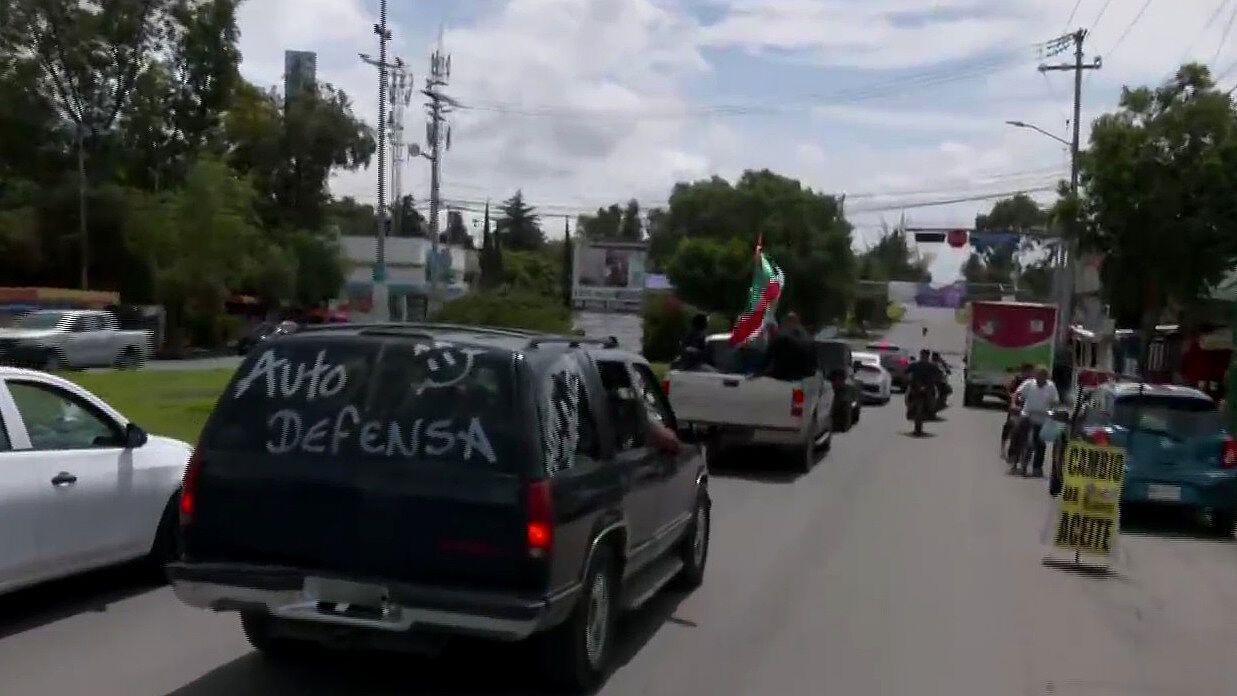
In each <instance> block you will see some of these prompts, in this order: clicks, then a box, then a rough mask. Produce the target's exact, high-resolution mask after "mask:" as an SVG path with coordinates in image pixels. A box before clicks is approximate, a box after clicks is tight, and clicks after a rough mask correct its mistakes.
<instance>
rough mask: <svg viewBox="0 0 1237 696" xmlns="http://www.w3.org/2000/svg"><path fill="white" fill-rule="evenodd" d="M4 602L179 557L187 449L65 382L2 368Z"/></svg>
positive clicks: (0, 586) (0, 581) (0, 550)
mask: <svg viewBox="0 0 1237 696" xmlns="http://www.w3.org/2000/svg"><path fill="white" fill-rule="evenodd" d="M0 420H2V424H0V529H3V534H0V592H7V591H10V590H15V589H17V588H20V587H25V586H27V585H32V584H35V583H39V582H43V581H45V580H51V579H54V578H58V577H63V576H66V575H71V574H73V573H77V572H80V571H84V570H88V569H91V568H96V567H100V566H104V565H110V564H113V563H120V562H123V561H129V560H132V559H137V558H141V557H143V556H145V557H148V558H150V559H151V560H152V562H153V563H152V565H156V564H162V563H163V562H164V561H167V560H169V559H170V558H171V556H172V554H173V550H174V548H175V531H176V504H175V501H176V496H177V491H178V490H179V488H180V481H181V477H182V475H183V474H184V469H185V465H186V463H187V462H188V460H189V446H188V445H187V444H185V443H183V442H179V441H176V440H171V439H168V438H163V437H158V436H153V435H151V436H148V435H147V434H146V433H145V432H144V431H143V430H142V429H141V428H140V427H138V426H137V425H136V424H134V423H132V422H130V421H129V420H128V419H126V418H125V417H124V416H122V415H121V414H120V413H118V412H117V411H116V410H115V409H113V408H112V407H111V406H108V405H107V404H106V403H104V402H103V401H102V400H100V399H99V398H98V397H96V396H95V395H94V394H91V393H90V392H88V391H86V390H85V389H82V388H81V387H79V386H77V385H76V384H73V383H72V382H69V381H67V380H64V379H60V378H59V377H55V376H53V375H49V374H45V373H42V372H35V371H32V370H23V369H18V368H9V367H5V368H0Z"/></svg>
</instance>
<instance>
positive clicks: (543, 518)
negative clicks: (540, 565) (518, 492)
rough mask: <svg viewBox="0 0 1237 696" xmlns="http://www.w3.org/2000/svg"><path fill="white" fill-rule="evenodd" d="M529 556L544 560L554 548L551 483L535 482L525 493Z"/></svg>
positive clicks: (530, 484) (529, 485)
mask: <svg viewBox="0 0 1237 696" xmlns="http://www.w3.org/2000/svg"><path fill="white" fill-rule="evenodd" d="M524 511H525V513H526V514H527V515H528V528H527V538H528V555H529V556H531V557H533V558H543V557H544V556H545V555H546V554H547V553H549V552H550V549H551V547H553V546H554V499H553V495H552V494H551V492H550V482H549V481H545V480H542V481H533V482H531V483H529V484H528V489H527V490H526V491H525V493H524Z"/></svg>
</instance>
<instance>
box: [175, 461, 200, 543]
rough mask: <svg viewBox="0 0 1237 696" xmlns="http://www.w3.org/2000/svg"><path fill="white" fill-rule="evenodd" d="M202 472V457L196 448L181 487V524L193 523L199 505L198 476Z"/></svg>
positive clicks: (186, 468) (186, 467)
mask: <svg viewBox="0 0 1237 696" xmlns="http://www.w3.org/2000/svg"><path fill="white" fill-rule="evenodd" d="M201 471H202V455H201V452H200V450H199V449H197V448H194V450H193V454H191V455H189V464H188V465H186V466H185V478H184V480H182V481H181V486H180V523H181V524H182V525H186V524H189V523H190V522H192V521H193V513H194V512H196V511H197V504H198V476H199V475H200V474H201Z"/></svg>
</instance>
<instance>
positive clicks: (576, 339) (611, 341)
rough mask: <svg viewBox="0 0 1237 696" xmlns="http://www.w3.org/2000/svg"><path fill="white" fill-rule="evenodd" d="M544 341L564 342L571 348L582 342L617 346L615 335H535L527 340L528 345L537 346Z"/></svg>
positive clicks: (612, 347) (605, 346)
mask: <svg viewBox="0 0 1237 696" xmlns="http://www.w3.org/2000/svg"><path fill="white" fill-rule="evenodd" d="M545 343H566V344H567V345H569V346H571V347H572V348H579V347H580V346H581V345H584V344H589V345H595V346H601V347H602V348H606V349H614V348H618V347H619V341H618V337H617V336H607V337H606V338H589V337H587V336H537V337H535V338H532V339H530V340H529V342H528V347H529V348H537V347H539V346H541V345H542V344H545Z"/></svg>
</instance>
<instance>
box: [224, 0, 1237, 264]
mask: <svg viewBox="0 0 1237 696" xmlns="http://www.w3.org/2000/svg"><path fill="white" fill-rule="evenodd" d="M457 3H458V5H459V7H461V8H463V7H466V6H467V7H472V8H473V9H475V8H476V7H481V6H482V5H481V4H478V0H450V1H449V2H448V0H441V1H440V2H438V3H436V4H435V3H430V4H429V9H426V5H425V4H418V5H417V8H418V12H420V13H421V14H420V15H418V16H419V17H420V19H419V20H417V23H414V22H412V21H409V19H408V17H409V16H410V15H409V13H410V12H412V10H409V9H408V7H406V6H404V5H403V4H402V3H392V8H393V15H392V21H393V22H395V24H396V42H395V47H396V48H397V50H399V51H401V52H402V53H403V55H404V56H405V58H408V59H409V60H410V62H411V63H412V65H413V67H414V73H415V74H416V75H417V76H418V78H421V79H423V78H424V68H423V65H424V62H425V56H427V55H428V53H429V48H430V43H431V40H432V39H433V38H434V35H435V34H436V30H437V26H438V19H436V18H435V19H432V20H430V21H426V20H425V17H424V15H426V14H432V13H433V11H434V10H433V8H435V7H439V8H444V11H451V12H455V11H456V6H457ZM469 3H472V4H471V5H469ZM701 4H709V5H710V6H711V7H710V10H711V11H709V12H704V13H699V14H700V16H704V17H707V19H703V20H701V19H697V18H696V17H697V14H694V13H693V10H694V9H695V8H694V6H696V5H701ZM1102 4H1103V0H1083V2H1082V4H1081V6H1080V9H1079V12H1078V16H1077V18H1076V20H1075V21H1074V23H1073V24H1074V25H1075V26H1083V27H1089V26H1090V25H1091V24H1092V21H1093V20H1094V18H1095V15H1096V14H1097V13H1098V11H1099V7H1100V5H1102ZM1141 5H1142V3H1136V2H1120V3H1118V2H1113V3H1111V6H1110V7H1109V8H1108V9H1107V10H1106V12H1105V15H1104V17H1103V19H1102V21H1101V22H1099V23H1098V25H1096V27H1095V31H1094V32H1093V33H1092V34H1091V35H1090V36H1089V37H1088V39H1087V44H1086V48H1087V55H1088V57H1089V56H1092V55H1097V54H1098V55H1103V56H1104V68H1103V69H1102V70H1099V71H1092V72H1091V73H1090V74H1089V75H1088V78H1087V81H1086V82H1085V85H1084V102H1083V104H1084V106H1083V115H1084V117H1083V119H1082V122H1083V125H1084V129H1083V139H1084V142H1085V140H1086V138H1087V128H1086V126H1087V125H1088V124H1089V123H1090V121H1091V119H1092V118H1094V116H1095V115H1098V114H1099V113H1103V112H1105V111H1109V110H1112V109H1113V108H1115V106H1116V99H1117V97H1118V95H1119V88H1120V85H1122V84H1126V83H1134V84H1149V83H1156V82H1158V81H1160V80H1161V79H1162V78H1164V77H1166V76H1167V75H1168V74H1169V73H1170V72H1171V71H1172V70H1173V68H1174V67H1175V66H1176V65H1177V64H1178V63H1179V62H1180V60H1181V58H1182V57H1183V56H1192V57H1195V58H1201V59H1203V60H1206V61H1210V60H1211V59H1212V57H1213V56H1214V55H1216V49H1217V48H1218V47H1221V37H1222V34H1223V26H1224V24H1225V22H1226V19H1227V13H1224V14H1222V15H1221V16H1220V17H1219V19H1218V21H1216V22H1213V23H1212V25H1211V26H1209V27H1207V28H1206V30H1205V31H1200V30H1202V29H1203V26H1204V23H1205V22H1206V20H1207V18H1208V16H1209V15H1210V13H1211V11H1212V10H1214V8H1215V2H1213V1H1211V0H1208V1H1207V2H1203V1H1202V0H1196V1H1191V2H1178V3H1166V2H1152V3H1151V5H1150V6H1149V8H1148V10H1147V12H1146V15H1145V16H1144V17H1143V18H1142V19H1141V20H1140V21H1139V23H1138V24H1136V25H1134V27H1133V29H1132V30H1131V31H1130V32H1129V34H1128V36H1127V37H1126V38H1125V39H1124V40H1123V41H1122V43H1121V44H1120V46H1117V47H1116V49H1115V50H1114V46H1115V45H1116V44H1117V41H1118V38H1119V36H1120V35H1121V34H1122V33H1123V31H1124V30H1125V28H1126V27H1127V26H1129V25H1130V22H1131V21H1132V20H1133V19H1134V16H1135V13H1136V12H1137V11H1138V9H1139V7H1140V6H1141ZM375 6H376V1H375V0H249V1H248V2H246V3H243V4H242V5H241V28H242V32H243V36H242V44H241V48H242V51H243V52H244V63H243V65H242V71H243V72H244V74H245V75H246V77H248V78H249V79H251V80H253V81H255V82H257V83H258V84H262V85H270V84H277V83H279V82H280V81H281V79H282V72H283V50H284V49H286V48H295V49H306V50H315V51H317V52H318V54H319V73H320V75H321V76H322V78H323V79H325V80H328V81H330V82H333V83H335V84H337V85H339V86H341V87H343V88H344V89H346V90H347V91H348V92H349V94H351V95H352V97H353V99H354V102H355V104H356V109H357V112H358V114H359V115H361V116H362V117H363V118H365V119H367V120H368V121H370V122H373V121H374V116H375V111H376V109H375V108H374V104H373V102H374V81H375V76H374V74H373V71H372V69H370V68H368V67H366V66H364V65H362V64H361V63H360V62H359V61H358V60H357V57H356V54H357V53H358V52H372V51H373V50H374V43H375V41H374V36H373V34H372V31H371V25H372V23H373V22H374V20H375V17H374V15H375ZM1070 6H1072V3H1070V2H1067V1H1065V0H936V1H935V2H933V3H927V2H924V1H923V0H486V2H485V3H484V8H485V12H484V13H481V12H473V13H471V14H470V13H468V12H464V13H462V14H464V15H467V16H469V17H471V18H472V19H469V20H468V21H464V22H460V23H458V24H456V25H452V24H451V21H450V20H451V18H450V17H444V18H443V20H445V21H447V22H448V26H447V31H446V34H445V41H446V48H447V50H448V51H449V52H451V53H452V54H453V55H454V61H453V67H454V73H453V75H452V84H451V86H450V88H449V90H448V91H449V92H450V93H451V94H452V95H453V96H455V97H456V98H458V99H459V100H460V101H461V102H463V103H464V104H466V105H469V106H474V107H481V108H480V109H471V110H462V111H459V112H457V113H456V114H454V115H453V122H454V136H455V137H454V139H453V140H454V148H453V149H452V150H451V151H450V152H449V153H447V155H446V157H445V159H444V165H443V171H444V180H445V182H446V183H445V191H446V193H447V195H448V196H450V197H454V198H460V199H473V200H476V199H483V198H485V197H487V196H489V197H493V198H495V199H499V198H502V197H505V196H507V195H510V193H511V192H512V191H514V190H515V189H516V188H523V189H524V191H525V193H526V195H527V196H528V198H529V200H530V202H532V203H533V204H534V205H540V206H542V207H543V212H549V213H560V212H567V211H568V208H564V207H558V206H568V207H574V209H576V210H588V209H591V208H595V207H597V206H598V205H602V204H609V203H611V202H614V201H621V200H625V199H627V198H629V197H633V196H635V197H638V198H639V199H640V200H641V201H642V202H644V203H646V204H647V203H657V202H660V201H664V200H665V198H666V197H667V195H668V194H669V191H670V188H671V186H672V185H673V184H674V183H675V182H676V181H680V180H684V179H695V178H700V177H705V176H709V175H712V174H720V175H722V176H726V177H728V178H734V177H736V176H738V175H739V174H740V173H741V172H742V171H743V170H744V169H748V168H761V167H768V168H771V169H773V170H775V171H780V172H784V173H786V174H789V175H792V176H797V177H800V178H802V179H803V180H804V183H805V184H806V185H809V186H811V187H813V188H815V189H817V190H824V191H836V192H848V193H849V194H850V198H849V199H848V202H847V208H848V210H849V211H851V212H850V213H848V214H849V216H850V217H851V219H852V221H854V222H855V223H856V224H858V225H860V227H861V234H860V236H861V238H865V239H866V238H870V235H871V233H872V230H873V228H874V226H875V225H876V224H878V223H879V221H880V219H881V217H882V216H883V217H884V218H885V219H887V220H889V221H893V220H896V219H897V217H898V215H899V211H897V210H892V211H888V212H877V211H872V212H860V211H862V210H865V209H867V210H871V209H872V208H875V207H882V206H885V207H890V206H893V205H895V204H898V203H910V202H914V201H922V200H935V199H942V198H951V197H962V196H965V195H967V194H970V193H983V192H990V191H1002V190H1018V189H1019V188H1024V187H1033V186H1037V185H1042V184H1044V183H1046V182H1051V181H1053V180H1054V179H1055V178H1057V177H1060V176H1066V175H1067V173H1068V154H1067V153H1066V152H1065V150H1064V148H1063V147H1062V146H1061V145H1060V144H1059V143H1056V142H1054V141H1052V140H1050V139H1048V138H1045V137H1043V136H1042V135H1039V134H1037V133H1034V132H1032V131H1028V130H1022V129H1015V128H1011V127H1008V126H1006V125H1004V121H1006V120H1009V119H1017V120H1022V121H1026V122H1029V123H1035V124H1036V125H1039V126H1041V127H1043V128H1044V129H1045V130H1049V131H1051V132H1053V133H1057V134H1060V135H1061V136H1062V137H1068V135H1069V127H1068V124H1067V120H1068V119H1069V118H1070V100H1071V96H1072V83H1071V80H1070V75H1069V74H1068V73H1051V74H1049V75H1047V76H1044V75H1041V74H1039V73H1038V72H1037V71H1036V69H1035V67H1036V64H1037V63H1038V62H1039V59H1038V57H1037V56H1036V55H1035V52H1034V50H1033V49H1032V44H1033V43H1035V42H1037V41H1042V40H1044V39H1048V38H1052V37H1053V36H1055V35H1058V34H1059V33H1060V32H1061V31H1063V28H1064V20H1065V18H1066V15H1067V14H1068V11H1069V9H1070ZM400 20H403V21H404V22H405V23H406V24H407V25H409V26H406V27H401V26H399V21H400ZM422 25H424V26H422ZM406 29H409V30H412V31H414V32H420V33H413V34H411V35H410V34H409V33H408V32H407V31H405V30H406ZM410 36H411V38H410ZM994 56H1007V58H1006V59H1005V62H1000V63H996V62H994V61H990V59H992V58H993V57H994ZM706 57H707V58H708V60H713V61H714V63H715V64H714V65H710V64H709V63H708V62H707V60H706ZM1067 57H1068V56H1058V57H1050V58H1047V59H1046V60H1049V61H1057V60H1064V59H1066V58H1067ZM1235 60H1237V41H1231V40H1230V41H1229V42H1228V44H1227V45H1225V46H1224V47H1223V48H1222V50H1220V51H1219V55H1218V58H1217V59H1216V63H1217V64H1218V65H1219V66H1220V67H1221V68H1224V67H1227V66H1229V65H1231V64H1233V62H1234V61H1235ZM954 61H957V64H955V63H953V62H954ZM779 62H781V63H784V64H786V67H787V70H786V71H785V72H786V73H787V74H790V73H795V74H796V75H798V77H797V78H796V81H794V82H790V81H789V80H787V81H786V84H785V85H783V84H781V81H782V80H783V76H782V75H779V74H778V73H777V71H769V70H768V66H769V65H770V63H773V64H775V65H776V64H777V63H779ZM805 66H808V67H805ZM821 66H823V67H821ZM725 70H735V71H736V72H735V74H734V75H733V76H732V75H730V74H724V73H723V74H719V73H718V71H725ZM812 71H816V72H819V84H816V83H812V82H810V78H804V77H803V75H804V74H808V75H810V74H811V73H812ZM753 75H757V76H761V75H764V76H768V77H767V78H766V79H763V80H762V79H760V78H759V77H757V78H756V79H753ZM839 75H841V76H843V77H844V78H845V79H839ZM924 75H929V76H933V77H934V79H932V80H929V79H925V78H924ZM958 75H961V77H960V78H959V79H957V80H952V81H939V82H938V81H935V78H939V77H941V76H950V77H955V76H958ZM865 77H866V78H867V79H866V82H865V81H864V80H863V78H865ZM856 81H857V83H856ZM1234 82H1237V68H1234V70H1233V72H1232V74H1231V75H1230V76H1228V78H1227V81H1226V86H1232V84H1233V83H1234ZM856 84H857V86H854V85H856ZM891 85H893V86H891ZM714 90H716V91H718V92H721V91H725V94H724V95H723V94H720V93H717V94H715V93H714ZM844 90H851V91H850V92H849V93H847V92H845V91H844ZM811 95H816V96H811ZM821 95H824V96H821ZM829 95H833V96H832V97H830V96H829ZM719 103H724V104H738V105H741V106H760V107H770V106H771V107H772V113H769V114H766V113H748V114H746V115H742V116H734V115H724V114H717V113H712V112H711V111H710V109H708V108H706V107H708V106H710V105H715V104H719ZM420 121H421V116H420V111H419V109H416V108H413V109H410V111H409V114H408V131H407V132H408V134H409V138H410V139H411V140H417V139H419V138H418V137H417V136H419V135H420V133H421V132H422V127H421V125H420ZM426 169H427V167H426V165H425V163H424V162H423V161H421V160H415V161H413V162H411V163H409V165H408V170H407V173H406V174H405V176H404V181H405V187H406V189H408V190H410V191H411V193H413V194H414V195H415V196H416V197H417V199H418V200H420V201H424V200H425V197H426V194H427V191H426V182H427V179H428V175H427V171H426ZM373 179H374V173H373V172H372V171H370V172H358V173H344V174H341V175H339V176H338V177H336V178H335V179H334V180H333V181H332V189H333V190H334V191H335V192H336V193H337V194H351V195H356V196H357V197H359V198H362V199H365V200H372V198H373V190H374V182H373ZM880 192H887V193H889V192H892V193H891V194H890V195H886V196H884V197H865V196H862V194H870V193H880ZM908 192H924V193H908ZM1047 198H1050V196H1044V199H1045V200H1046V199H1047ZM547 204H552V205H547ZM988 205H990V203H986V202H969V203H958V204H953V205H947V206H940V207H932V208H919V209H911V210H909V211H908V216H909V218H910V219H911V220H912V221H913V222H915V223H917V224H923V225H949V226H952V225H963V224H966V223H968V222H970V221H972V220H973V219H974V215H975V213H976V212H978V211H980V210H983V209H985V208H987V207H988ZM557 227H561V224H559V225H550V226H549V228H550V229H551V230H554V233H557ZM951 259H952V257H949V255H947V254H942V256H941V257H940V258H938V259H937V266H940V265H941V264H945V265H948V263H951V262H953V261H951Z"/></svg>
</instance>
